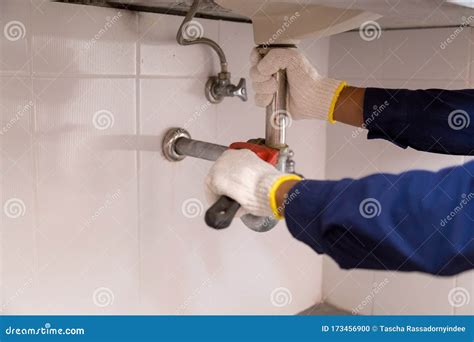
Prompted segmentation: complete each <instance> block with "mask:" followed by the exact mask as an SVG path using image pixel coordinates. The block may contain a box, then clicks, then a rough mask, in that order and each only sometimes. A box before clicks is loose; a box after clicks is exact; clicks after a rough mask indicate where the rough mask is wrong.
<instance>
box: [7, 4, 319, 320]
mask: <svg viewBox="0 0 474 342" xmlns="http://www.w3.org/2000/svg"><path fill="white" fill-rule="evenodd" d="M116 15H118V14H117V11H116V10H113V9H105V8H96V7H84V6H77V5H65V4H58V3H49V2H47V1H42V0H32V1H31V2H30V1H29V0H21V1H18V0H7V1H1V2H0V28H1V30H0V112H1V123H2V132H1V134H0V150H1V158H0V160H1V164H0V165H1V169H0V171H1V177H2V182H1V204H2V207H3V206H5V209H4V210H3V211H2V213H1V215H0V216H1V242H2V243H1V289H2V295H1V296H2V297H1V298H2V311H3V312H4V313H6V314H40V313H43V314H46V313H47V314H66V313H67V314H83V313H92V314H104V313H107V314H112V313H113V314H115V313H124V314H126V313H154V314H177V313H183V314H211V313H212V314H222V313H227V314H230V313H233V314H240V313H252V314H264V313H265V314H292V313H296V312H299V311H300V310H303V309H304V308H306V307H308V306H310V305H313V304H314V303H316V302H318V301H319V300H320V297H321V265H322V259H321V258H320V257H319V256H317V255H316V254H314V253H312V252H311V251H310V250H309V248H308V247H306V246H304V245H302V244H300V243H299V242H297V241H295V240H294V239H292V238H291V236H290V234H289V233H288V232H287V230H286V228H285V227H284V225H283V224H280V225H279V226H278V227H277V228H276V229H275V230H273V231H271V232H269V233H266V234H257V233H254V232H252V231H250V230H248V229H247V228H245V227H244V226H243V225H242V224H241V223H240V222H239V223H237V224H234V225H233V226H232V227H231V228H230V229H228V230H226V231H220V232H217V231H213V230H211V229H209V228H207V227H206V226H205V224H204V223H203V215H202V214H203V212H202V209H206V207H207V205H208V204H207V203H206V201H205V197H204V193H203V179H204V176H205V175H206V172H207V170H208V168H209V166H210V163H208V162H204V161H200V160H191V159H187V160H185V161H183V162H181V163H175V164H172V163H169V162H167V161H165V160H164V159H163V157H162V156H161V154H160V141H161V138H162V134H163V132H164V131H165V130H166V129H167V128H169V127H171V126H186V127H187V128H188V130H189V131H190V132H191V134H192V135H193V137H194V138H198V139H202V140H207V141H216V142H219V143H225V144H228V143H230V142H232V141H234V140H246V139H249V138H254V137H259V136H262V134H263V120H264V119H263V115H262V114H263V113H262V110H260V109H257V108H256V107H255V106H254V105H253V102H252V101H249V102H247V103H242V102H240V101H239V100H238V99H226V100H225V101H224V102H223V103H222V104H220V105H218V106H214V105H210V106H209V105H206V101H205V98H204V95H203V88H204V83H205V81H206V79H207V77H208V76H209V75H211V74H213V73H215V72H216V71H217V60H216V57H215V55H214V53H213V52H212V51H211V50H209V49H208V48H206V47H202V46H194V47H179V46H178V45H177V44H176V42H175V35H176V31H177V28H178V25H179V23H180V21H181V20H182V17H175V16H166V15H158V14H138V13H131V12H126V11H122V12H121V17H119V19H118V20H115V19H114V16H116ZM12 21H18V22H20V24H21V25H23V26H24V30H23V28H21V27H20V29H21V30H22V31H23V32H24V34H25V36H24V37H23V38H22V37H20V39H16V38H15V36H14V35H11V36H8V37H7V35H6V34H4V28H5V27H6V26H7V25H9V24H11V22H12ZM108 21H109V22H111V24H110V27H108V28H107V29H106V30H105V31H106V32H103V31H102V32H101V30H103V29H104V27H106V25H107V22H108ZM199 22H200V23H202V25H203V28H204V32H205V35H206V36H208V37H210V38H213V39H215V40H218V41H219V42H220V43H221V44H222V46H223V48H224V50H225V52H226V53H227V55H228V59H229V63H230V70H231V71H232V72H233V80H234V81H236V80H237V79H238V78H239V77H242V76H244V77H247V73H248V68H249V66H248V64H247V60H248V55H249V52H250V49H251V47H252V45H253V44H252V32H251V27H250V25H248V24H236V23H227V22H219V21H210V20H199ZM17 24H18V23H17ZM21 25H20V26H21ZM94 36H96V38H97V37H98V39H97V40H96V41H95V42H93V41H92V40H93V39H94ZM7 38H10V40H9V39H7ZM304 46H305V47H306V48H307V51H308V52H309V53H310V54H311V55H312V56H314V58H313V60H314V62H315V63H316V64H317V65H318V66H319V67H320V69H321V70H322V71H323V72H324V71H325V70H326V69H327V65H326V63H327V53H328V41H327V40H326V41H320V42H306V43H305V45H304ZM104 111H106V112H104ZM96 113H100V115H104V113H105V116H107V115H109V117H112V118H113V125H112V126H110V127H108V128H107V129H104V130H100V129H97V128H96V127H95V126H98V124H97V123H96V125H94V123H93V118H94V115H95V114H96ZM291 131H292V132H291V133H290V138H289V141H290V144H291V145H292V146H293V148H294V150H295V152H296V161H297V165H298V170H299V171H300V172H303V173H305V174H306V175H307V176H308V177H318V178H321V177H323V176H324V158H325V125H324V124H321V123H317V122H313V123H310V124H308V123H305V124H301V123H294V127H292V130H291ZM296 131H297V132H298V134H296ZM308 154H309V155H311V157H312V158H306V157H307V156H308ZM12 199H13V201H12ZM190 199H192V201H194V203H195V204H197V206H198V216H197V217H194V218H188V217H186V216H185V215H184V214H183V210H182V206H183V203H185V202H186V201H187V200H190ZM194 199H195V200H194ZM15 201H16V202H15ZM12 203H13V204H15V203H16V204H19V206H20V212H19V216H18V215H17V214H16V213H15V212H13V209H11V207H9V205H11V204H12ZM199 206H202V208H199ZM190 214H191V213H188V216H190ZM15 216H18V217H15ZM280 287H283V288H285V289H287V290H284V291H283V297H284V296H287V297H288V292H287V291H289V292H290V294H291V301H290V300H288V301H287V303H286V305H283V306H281V307H280V306H278V305H273V303H272V298H271V295H272V293H273V292H274V290H275V289H277V288H280ZM274 295H278V292H276V293H274ZM277 304H278V299H277ZM283 304H285V302H283Z"/></svg>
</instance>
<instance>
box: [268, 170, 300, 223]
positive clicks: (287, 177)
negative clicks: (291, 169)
mask: <svg viewBox="0 0 474 342" xmlns="http://www.w3.org/2000/svg"><path fill="white" fill-rule="evenodd" d="M290 180H296V181H300V180H302V178H301V177H300V176H298V175H291V174H286V175H283V176H281V177H280V178H278V179H277V180H276V181H275V182H274V183H273V185H272V186H271V188H270V191H269V195H270V208H272V212H273V215H274V216H275V218H276V219H278V220H281V219H283V218H284V217H283V215H282V214H281V212H282V210H283V208H279V207H278V204H277V201H276V192H277V190H278V188H279V187H280V185H282V184H283V183H284V182H287V181H290Z"/></svg>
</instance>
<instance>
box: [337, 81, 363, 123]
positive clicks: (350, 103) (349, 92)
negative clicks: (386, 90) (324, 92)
mask: <svg viewBox="0 0 474 342" xmlns="http://www.w3.org/2000/svg"><path fill="white" fill-rule="evenodd" d="M364 97H365V88H356V87H345V88H344V90H343V91H342V92H341V94H340V95H339V97H338V99H337V102H336V106H335V108H334V114H333V119H334V120H335V121H337V122H342V123H345V124H347V125H351V126H356V127H361V126H362V125H363V123H364Z"/></svg>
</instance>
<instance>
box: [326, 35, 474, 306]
mask: <svg viewBox="0 0 474 342" xmlns="http://www.w3.org/2000/svg"><path fill="white" fill-rule="evenodd" d="M452 30H453V29H451V28H446V29H426V30H398V31H388V32H382V35H381V37H380V38H379V39H377V40H374V41H370V42H367V41H364V40H362V39H361V37H360V36H359V34H358V33H355V32H351V33H345V34H341V35H338V36H334V37H332V38H331V48H330V58H329V60H330V65H329V72H330V75H332V76H334V77H339V78H344V79H347V80H348V81H349V84H353V85H358V86H373V87H388V88H411V89H417V88H421V89H422V88H435V87H438V88H447V89H459V88H466V87H467V86H468V85H469V78H468V77H469V70H470V64H471V63H472V62H471V58H472V57H471V54H470V49H472V44H471V45H470V41H472V37H473V33H472V32H471V29H465V30H464V31H463V32H462V33H461V34H460V35H458V36H457V37H456V39H455V40H454V41H453V42H452V43H451V44H448V45H447V46H446V48H445V49H441V48H440V44H441V43H442V42H443V41H444V40H445V39H446V37H448V36H449V35H450V34H451V33H452ZM471 75H472V73H471ZM470 82H471V83H470V84H471V86H472V84H473V82H472V76H471V81H470ZM354 132H355V130H354V129H353V128H351V127H349V126H343V125H334V126H331V127H329V129H328V143H327V146H328V147H327V163H326V172H327V175H328V178H333V179H338V178H342V177H361V176H365V175H368V174H371V173H376V172H402V171H404V170H407V169H414V168H422V169H430V170H437V169H440V168H442V167H445V166H449V165H455V164H459V163H462V162H463V161H464V158H463V157H457V156H443V155H435V154H430V153H422V152H417V151H414V150H410V149H408V150H402V149H400V148H398V147H396V146H394V145H392V144H390V143H388V142H386V141H382V140H371V141H368V140H367V139H366V134H365V133H364V134H359V135H357V134H355V135H353V133H354ZM385 279H387V281H386V285H383V286H381V291H378V293H377V294H376V295H375V296H374V297H373V298H371V299H370V300H367V297H368V296H369V298H370V296H371V294H374V292H373V286H377V285H380V284H381V283H384V281H385ZM323 280H324V281H323V299H324V300H326V301H327V302H329V303H333V304H335V305H337V306H339V307H342V308H345V309H348V310H352V309H354V308H355V307H357V305H359V304H361V303H364V300H365V303H366V304H365V305H362V308H363V310H361V311H360V313H361V314H453V313H456V314H462V313H464V314H466V313H472V312H473V311H472V310H473V304H472V302H471V303H469V304H467V305H464V306H463V307H460V308H454V307H453V306H451V305H450V303H449V301H448V293H449V292H450V291H451V290H452V289H453V288H454V287H455V286H458V287H463V288H466V289H468V290H469V291H470V296H471V297H474V293H473V290H474V289H473V288H472V282H473V278H472V273H466V274H463V275H460V276H458V277H450V278H440V277H431V276H426V275H421V274H417V273H410V274H406V273H392V272H381V271H380V272H370V271H360V270H357V271H342V270H340V269H339V267H338V266H337V265H336V264H335V263H334V262H332V261H330V260H327V259H326V260H325V261H324V267H323Z"/></svg>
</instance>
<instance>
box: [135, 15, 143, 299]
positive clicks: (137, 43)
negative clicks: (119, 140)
mask: <svg viewBox="0 0 474 342" xmlns="http://www.w3.org/2000/svg"><path fill="white" fill-rule="evenodd" d="M135 19H136V36H137V38H138V37H139V35H140V17H139V16H138V15H135ZM140 47H141V43H140V40H139V39H137V40H136V41H135V125H136V126H135V134H136V135H137V136H139V135H140V133H141V127H140V125H141V122H140V114H141V96H140V95H141V82H140V80H141V79H140V77H141V76H140V75H141V68H140V67H141V52H140ZM140 157H141V155H140V151H135V163H136V165H135V170H136V176H137V177H136V187H137V192H136V196H137V197H136V199H137V221H136V222H137V241H138V243H137V249H138V250H137V257H138V281H137V284H138V289H137V290H138V303H137V304H138V305H137V306H138V307H141V305H142V263H141V260H142V250H141V245H142V244H141V242H142V239H141V236H142V232H141V229H142V224H141V219H140V217H141V191H140V180H141V176H140V170H141V169H140V166H141V165H140V163H141V158H140Z"/></svg>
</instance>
